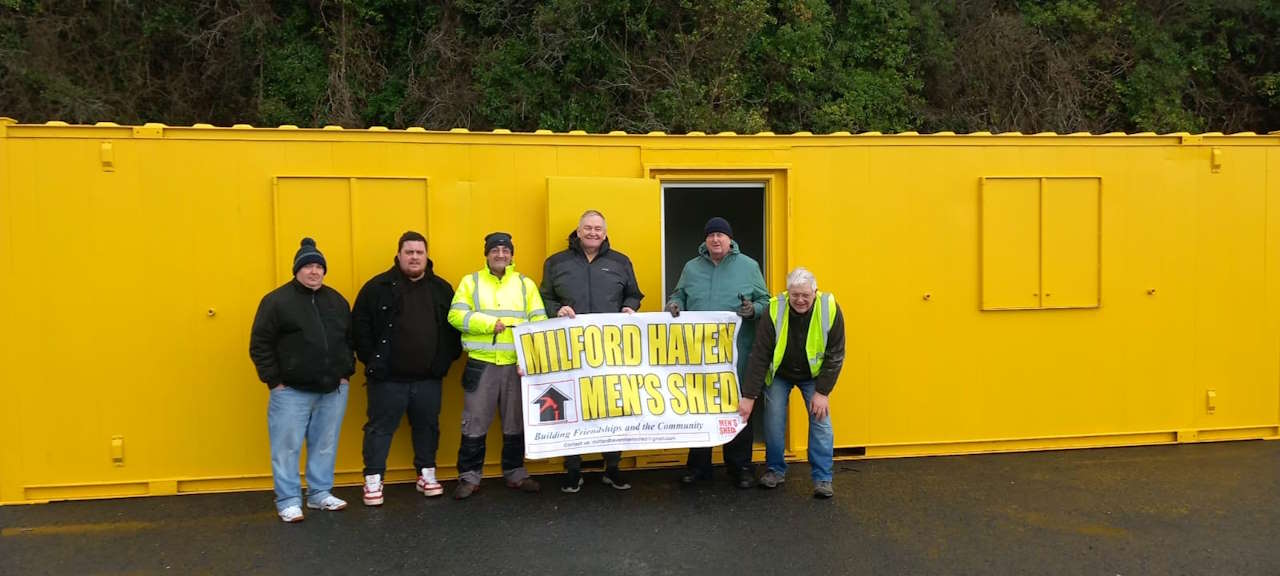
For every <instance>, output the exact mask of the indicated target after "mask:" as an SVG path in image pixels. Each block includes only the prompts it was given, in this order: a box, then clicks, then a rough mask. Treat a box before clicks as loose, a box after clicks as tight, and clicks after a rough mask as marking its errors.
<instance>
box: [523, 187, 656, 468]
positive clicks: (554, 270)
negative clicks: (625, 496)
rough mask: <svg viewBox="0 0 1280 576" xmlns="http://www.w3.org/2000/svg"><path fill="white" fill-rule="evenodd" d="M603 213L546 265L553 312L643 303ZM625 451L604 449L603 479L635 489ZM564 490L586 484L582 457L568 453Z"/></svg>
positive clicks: (546, 292)
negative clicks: (622, 466)
mask: <svg viewBox="0 0 1280 576" xmlns="http://www.w3.org/2000/svg"><path fill="white" fill-rule="evenodd" d="M606 232H607V230H606V229H605V221H604V215H602V214H600V213H599V212H597V211H595V210H587V211H586V212H585V213H583V214H582V217H581V218H579V219H578V229H577V230H574V231H573V232H571V233H570V234H569V248H568V249H567V250H563V251H560V252H557V253H556V254H554V255H552V256H551V257H550V258H547V261H546V263H545V264H544V265H543V269H542V286H541V289H540V290H539V292H541V293H542V302H543V304H545V305H546V307H547V312H548V313H554V314H555V315H556V316H568V317H570V318H572V317H574V316H575V314H596V313H617V312H625V313H627V314H630V313H632V312H635V311H636V308H639V307H640V300H641V299H643V298H644V294H641V293H640V287H639V285H637V283H636V273H635V270H633V269H632V267H631V260H630V259H629V258H627V257H626V255H624V254H623V253H621V252H618V251H616V250H612V249H610V247H609V238H608V236H607V235H606ZM621 459H622V453H621V452H605V453H604V461H605V471H604V475H603V476H602V477H601V478H600V479H601V481H602V482H604V483H605V484H607V485H609V486H613V487H614V488H617V489H619V490H627V489H629V488H631V484H629V483H627V481H626V479H625V478H623V477H622V473H621V472H620V471H619V470H618V462H619V461H620V460H621ZM564 470H565V477H564V481H563V482H562V484H561V486H560V491H561V492H568V493H573V492H577V491H578V490H579V489H580V488H581V487H582V484H583V481H582V457H581V456H578V455H573V456H566V457H565V459H564Z"/></svg>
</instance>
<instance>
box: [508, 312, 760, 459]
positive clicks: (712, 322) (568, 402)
mask: <svg viewBox="0 0 1280 576" xmlns="http://www.w3.org/2000/svg"><path fill="white" fill-rule="evenodd" d="M741 322H742V320H741V319H740V318H739V317H738V315H737V314H734V313H732V312H682V313H681V314H680V316H679V317H678V318H673V317H672V316H671V315H670V314H668V313H665V312H654V313H644V314H581V315H579V316H578V317H577V318H573V319H570V318H554V319H551V320H546V321H543V322H534V323H531V324H521V325H519V326H516V327H514V328H512V331H513V334H514V336H515V341H516V356H517V358H518V361H519V364H520V367H521V368H523V369H524V373H525V376H524V378H523V379H522V381H521V384H522V386H521V388H522V390H523V399H524V406H525V419H524V426H525V434H524V441H525V454H526V455H527V456H528V457H529V458H550V457H552V456H567V455H570V454H586V453H591V452H602V451H616V450H654V449H658V448H686V447H694V446H719V445H721V444H724V443H725V442H728V441H729V440H732V439H733V437H734V436H736V435H737V434H738V431H739V430H740V429H741V428H742V426H744V423H743V422H742V421H741V419H740V418H738V390H739V389H738V372H737V368H736V366H737V361H738V358H737V353H738V349H737V345H736V343H737V337H738V329H739V328H740V327H741Z"/></svg>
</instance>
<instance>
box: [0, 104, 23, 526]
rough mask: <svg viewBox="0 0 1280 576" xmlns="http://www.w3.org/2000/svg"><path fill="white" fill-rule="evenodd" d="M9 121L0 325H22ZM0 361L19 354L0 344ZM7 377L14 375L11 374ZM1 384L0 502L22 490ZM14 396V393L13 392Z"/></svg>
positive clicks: (1, 176) (1, 192) (2, 152)
mask: <svg viewBox="0 0 1280 576" xmlns="http://www.w3.org/2000/svg"><path fill="white" fill-rule="evenodd" d="M10 123H11V120H9V119H7V118H0V278H5V279H8V281H0V325H3V326H10V327H13V326H21V325H22V324H19V323H18V322H17V320H18V318H17V313H16V311H15V310H14V306H13V304H14V294H13V289H12V284H14V281H13V279H14V278H16V276H15V275H14V269H13V258H12V256H13V254H14V246H13V225H12V223H11V221H12V219H13V208H14V206H13V194H14V190H16V189H17V188H18V186H19V184H20V183H19V182H18V176H17V173H16V172H15V171H13V170H10V169H9V154H10V145H9V139H8V138H7V135H8V130H7V127H8V125H9V124H10ZM0 350H2V351H0V361H2V362H4V365H5V366H8V367H11V368H12V367H15V366H18V357H17V356H15V354H16V353H17V351H16V350H14V349H13V348H11V347H9V346H0ZM8 377H10V378H12V377H15V375H13V374H12V373H10V374H9V376H8ZM4 388H5V387H3V386H0V394H4V395H5V396H6V397H8V400H7V401H4V402H0V438H4V440H3V441H0V502H13V501H16V500H19V496H18V495H19V494H20V493H21V484H19V483H18V482H17V478H16V477H15V475H14V474H13V471H16V470H17V469H18V468H19V466H21V462H22V460H21V459H20V458H19V454H20V453H19V451H18V449H17V447H18V446H20V445H22V436H21V433H22V430H21V426H20V423H21V420H20V417H19V414H18V401H17V400H18V399H17V398H15V397H12V396H8V394H7V393H8V392H9V391H8V390H6V389H4ZM15 396H16V395H15Z"/></svg>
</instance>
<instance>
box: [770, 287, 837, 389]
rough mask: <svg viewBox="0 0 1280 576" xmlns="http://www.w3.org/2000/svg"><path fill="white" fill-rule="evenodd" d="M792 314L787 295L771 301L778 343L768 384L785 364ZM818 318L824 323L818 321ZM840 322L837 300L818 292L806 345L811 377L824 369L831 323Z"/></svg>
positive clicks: (774, 350) (815, 296)
mask: <svg viewBox="0 0 1280 576" xmlns="http://www.w3.org/2000/svg"><path fill="white" fill-rule="evenodd" d="M790 312H791V311H790V310H788V305H787V293H786V292H783V293H781V294H778V295H777V296H774V297H773V298H770V299H769V319H770V320H772V321H773V331H774V334H775V335H776V341H775V342H774V344H773V362H772V363H770V364H769V372H768V373H767V374H765V377H764V385H765V386H768V385H770V384H772V383H773V374H774V372H777V371H778V366H781V365H782V357H783V355H785V354H786V352H787V342H788V339H787V338H788V336H787V331H788V328H789V327H788V326H787V324H790V323H791V322H790V320H788V319H789V318H790V317H791V313H790ZM815 318H818V319H819V320H820V321H818V322H814V321H813V320H814V319H815ZM835 320H836V299H835V296H832V295H831V294H830V293H825V292H818V293H817V294H814V297H813V313H812V314H810V315H809V326H808V330H809V334H808V337H807V338H806V339H805V343H804V355H805V358H807V359H808V360H809V375H810V376H812V377H814V378H817V377H818V372H819V371H821V370H822V358H823V357H824V356H825V355H826V352H827V334H828V333H829V332H831V324H832V323H833V322H835Z"/></svg>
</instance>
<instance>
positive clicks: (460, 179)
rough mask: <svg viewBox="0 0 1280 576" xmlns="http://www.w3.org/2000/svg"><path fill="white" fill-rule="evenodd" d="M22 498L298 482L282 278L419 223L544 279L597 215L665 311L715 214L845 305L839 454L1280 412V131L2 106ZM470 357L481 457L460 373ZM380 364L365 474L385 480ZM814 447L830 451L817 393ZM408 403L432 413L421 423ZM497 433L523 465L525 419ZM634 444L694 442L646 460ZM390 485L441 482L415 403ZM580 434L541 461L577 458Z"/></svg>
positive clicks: (14, 481)
mask: <svg viewBox="0 0 1280 576" xmlns="http://www.w3.org/2000/svg"><path fill="white" fill-rule="evenodd" d="M0 185H2V186H3V189H2V192H0V278H3V282H0V291H2V292H0V296H2V297H0V317H2V318H3V326H4V327H5V330H4V335H3V340H0V350H3V354H4V360H5V366H6V374H5V377H4V379H3V385H0V503H19V502H39V501H47V500H55V499H68V498H98V497H113V496H135V495H149V494H174V493H188V492H210V491H222V490H243V489H262V490H265V489H269V488H270V486H271V477H270V466H269V457H268V443H267V433H266V400H267V390H266V387H265V386H263V385H261V384H260V383H258V382H257V379H256V374H255V372H254V369H253V366H252V363H251V362H250V361H249V358H248V353H247V349H248V337H249V327H250V324H251V323H252V320H253V314H254V311H255V309H256V306H257V304H258V301H259V299H260V298H261V297H262V295H263V294H265V293H266V292H268V291H269V290H271V289H272V288H273V287H275V286H277V285H279V284H280V283H282V282H284V281H285V280H287V279H288V278H289V276H290V274H289V272H290V270H289V265H290V262H291V258H292V255H293V252H294V250H295V249H296V247H297V243H298V240H299V238H300V237H302V236H304V235H307V236H312V237H314V238H316V240H317V241H318V244H319V246H320V249H321V250H323V251H324V253H325V256H326V257H327V259H328V264H329V276H328V278H327V279H326V282H327V283H328V284H329V285H331V286H333V287H334V288H336V289H338V290H339V291H340V292H342V293H343V294H344V295H345V296H346V297H347V298H348V299H349V300H354V296H355V293H356V291H357V290H358V289H359V287H360V286H361V285H362V284H363V283H364V281H365V280H367V279H368V278H370V277H371V276H373V275H374V274H376V273H377V272H380V271H382V270H384V269H386V268H387V267H388V266H389V265H390V263H391V257H392V255H393V253H394V252H395V246H396V244H395V242H396V238H397V237H398V236H399V234H400V233H401V232H403V231H404V230H406V229H415V230H420V231H422V232H423V233H424V234H426V236H427V237H428V239H429V241H430V256H431V258H432V259H433V260H434V261H435V270H436V272H437V273H438V274H439V275H441V276H442V277H444V278H445V279H447V280H449V281H450V282H452V283H454V284H456V282H457V280H458V279H459V278H460V277H461V276H462V275H463V274H466V273H469V272H471V271H472V270H475V269H477V268H479V267H480V266H481V265H482V262H483V257H482V254H481V253H482V240H481V239H482V237H483V236H484V234H486V233H487V232H490V231H494V230H504V231H507V232H510V233H512V234H513V236H514V238H515V245H516V266H517V267H518V268H519V269H520V270H522V271H523V272H525V273H526V274H528V275H530V276H533V277H534V278H535V279H539V278H538V277H539V276H540V275H541V270H542V268H541V267H542V261H543V259H544V258H545V257H546V256H547V255H548V254H550V253H553V252H555V251H557V250H559V249H561V248H562V247H563V245H564V239H565V236H566V235H567V234H568V233H569V231H570V230H572V229H573V227H574V225H575V224H576V220H577V217H578V215H579V214H580V213H581V212H582V210H583V209H586V208H596V209H599V210H601V211H603V212H604V213H605V215H606V216H607V218H608V221H609V236H610V238H611V239H612V241H613V243H614V246H615V247H617V248H618V249H620V250H622V251H623V252H626V253H627V254H628V255H630V256H631V258H632V259H633V261H634V263H635V266H636V270H637V274H638V275H639V278H640V281H641V289H642V290H643V291H644V292H645V294H646V298H645V300H644V305H643V310H645V311H656V310H660V309H661V308H662V304H663V302H664V300H665V294H666V292H667V291H668V290H669V288H670V287H671V286H672V285H673V284H674V282H675V275H677V274H678V273H679V269H680V266H681V265H682V264H683V262H684V261H685V260H686V259H687V258H689V257H690V256H691V255H692V254H693V251H694V250H695V249H696V246H697V244H698V242H700V241H701V238H702V223H703V222H705V220H706V219H707V217H709V216H711V215H724V216H727V217H728V218H729V219H730V220H731V221H732V222H733V225H734V228H735V232H736V237H737V239H738V240H739V241H740V242H741V243H742V244H743V250H744V252H746V253H748V254H750V255H751V256H753V257H755V258H756V259H757V260H759V261H761V263H762V264H763V266H764V273H765V279H766V280H767V282H768V283H769V288H770V290H771V291H773V292H777V291H780V290H782V289H783V288H784V286H783V284H784V278H785V275H786V273H787V271H788V270H789V269H791V268H793V267H795V266H799V265H803V266H807V267H809V268H810V269H811V270H812V271H813V272H814V273H815V275H816V276H817V278H818V281H819V284H820V286H821V287H822V289H823V290H830V291H832V292H834V293H835V294H836V296H837V298H838V299H839V302H840V303H841V305H842V306H843V308H844V311H845V315H846V319H847V325H848V328H847V335H848V357H847V360H846V364H845V369H844V373H843V375H842V377H841V379H840V383H839V385H838V387H837V388H836V391H835V393H834V396H833V397H832V400H833V415H834V417H833V424H834V426H835V432H836V446H837V449H838V450H837V456H844V457H853V456H865V457H876V456H903V455H923V454H952V453H964V452H991V451H1004V450H1031V449H1045V448H1068V447H1085V446H1114V445H1127V444H1157V443H1171V442H1188V441H1207V440H1223V439H1240V438H1276V437H1278V436H1280V133H1271V134H1270V135H1255V134H1234V135H1229V136H1226V135H1221V134H1203V135H1190V134H1169V135H1156V134H1135V135H1121V134H1108V135H1101V136H1090V135H1085V134H1072V135H1054V134H1037V135H1019V134H996V135H992V134H970V135H953V134H948V133H944V134H935V135H927V136H924V135H916V134H898V135H881V134H875V133H870V134H858V135H850V134H844V133H840V134H832V135H820V136H815V135H809V134H796V135H773V134H767V133H766V134H756V135H732V134H719V135H702V134H697V133H695V134H689V135H683V136H673V135H665V134H648V135H627V134H621V133H611V134H601V135H593V134H582V133H569V134H552V133H549V132H543V131H539V132H538V133H533V134H513V133H509V132H507V131H495V132H493V133H487V132H486V133H472V132H467V131H465V130H454V131H452V132H447V133H438V132H426V131H424V130H421V129H410V130H404V131H400V130H386V129H380V128H374V129H370V130H342V129H339V128H336V127H330V128H326V129H323V130H301V129H296V128H292V127H281V128H279V129H254V128H250V127H248V126H235V127H231V128H219V127H213V126H207V125H197V126H194V127H189V128H187V127H169V126H163V125H159V124H147V125H144V126H138V127H124V126H117V125H114V124H109V123H104V124H99V125H97V126H68V125H66V124H63V123H57V122H51V123H48V124H45V125H22V124H16V123H15V122H14V121H12V120H9V119H0ZM458 372H460V369H459V368H458V366H457V365H455V367H454V369H453V371H452V373H451V374H450V377H449V378H448V379H447V380H446V383H445V394H444V409H443V411H442V414H441V424H442V426H441V428H442V432H443V438H442V440H441V444H440V452H439V459H440V463H441V466H442V473H443V476H445V477H451V476H452V474H453V471H452V467H450V466H448V465H449V464H452V463H453V461H454V454H456V450H457V446H458V427H457V422H458V421H459V418H460V412H461V389H460V387H459V386H458V383H457V378H458ZM362 383H363V378H361V377H357V378H356V379H355V381H354V382H353V388H352V390H353V393H352V394H351V397H350V402H349V405H348V409H347V417H346V419H345V421H344V424H343V433H342V440H341V443H340V447H339V454H338V465H337V468H338V474H337V480H338V482H339V483H344V484H355V483H358V482H359V474H360V469H361V457H360V440H361V430H360V428H361V426H362V424H363V423H364V412H365V410H364V408H365V396H364V394H363V393H361V392H360V391H359V390H360V385H361V384H362ZM792 422H793V424H792V427H791V434H790V435H789V436H790V446H789V450H790V451H791V452H792V453H793V454H796V455H800V456H802V455H803V452H804V448H805V446H804V442H805V441H806V436H805V433H804V431H805V426H806V424H805V419H804V417H803V405H802V403H800V402H793V403H792ZM402 430H405V429H404V428H402ZM500 438H501V436H500V435H498V434H490V439H491V441H492V442H493V443H494V446H492V447H491V449H490V451H489V454H490V459H491V462H490V463H489V471H490V472H493V471H495V470H494V468H496V458H497V454H498V452H499V451H498V450H497V442H498V441H499V440H500ZM627 456H628V457H629V458H630V462H629V463H630V464H632V465H636V466H653V465H661V464H665V463H672V462H680V461H682V459H683V454H682V453H677V452H670V453H636V454H633V453H628V454H627ZM389 465H390V466H389V469H390V472H389V478H390V479H391V480H409V479H412V478H413V472H412V470H411V469H410V449H409V441H408V433H407V430H405V431H404V432H401V433H400V434H398V435H397V437H396V440H395V445H394V447H393V452H392V458H391V462H389ZM558 468H559V463H558V462H557V461H549V462H539V463H533V465H532V469H533V470H534V471H535V472H537V471H544V472H545V471H552V470H557V469H558Z"/></svg>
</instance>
